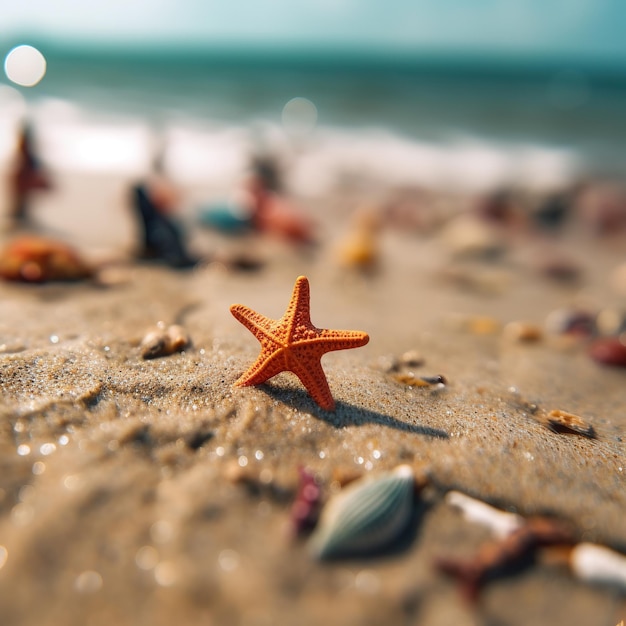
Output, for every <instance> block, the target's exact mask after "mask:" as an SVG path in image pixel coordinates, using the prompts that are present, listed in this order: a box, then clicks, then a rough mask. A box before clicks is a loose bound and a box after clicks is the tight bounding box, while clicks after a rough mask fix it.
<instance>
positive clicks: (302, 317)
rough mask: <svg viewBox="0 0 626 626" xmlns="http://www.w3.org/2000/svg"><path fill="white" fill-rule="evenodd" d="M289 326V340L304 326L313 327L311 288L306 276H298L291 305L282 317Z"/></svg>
mask: <svg viewBox="0 0 626 626" xmlns="http://www.w3.org/2000/svg"><path fill="white" fill-rule="evenodd" d="M281 321H284V322H285V324H286V326H287V341H288V342H290V341H291V340H292V339H293V336H294V334H295V333H297V332H298V330H299V329H302V328H311V327H312V324H311V288H310V287H309V279H308V278H307V277H306V276H298V278H297V279H296V284H295V285H294V287H293V293H292V294H291V300H290V301H289V306H287V310H286V311H285V314H284V315H283V317H282V320H281Z"/></svg>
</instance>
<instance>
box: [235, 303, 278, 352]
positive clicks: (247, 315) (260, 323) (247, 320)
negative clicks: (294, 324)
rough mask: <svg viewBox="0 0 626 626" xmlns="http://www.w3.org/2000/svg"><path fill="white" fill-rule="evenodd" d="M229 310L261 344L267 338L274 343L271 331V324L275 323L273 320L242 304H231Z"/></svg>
mask: <svg viewBox="0 0 626 626" xmlns="http://www.w3.org/2000/svg"><path fill="white" fill-rule="evenodd" d="M230 312H231V313H232V314H233V317H234V318H235V319H236V320H237V321H239V322H241V323H242V324H243V325H244V326H245V327H246V328H247V329H248V330H249V331H250V332H251V333H252V334H253V335H254V336H255V337H256V338H257V339H258V340H259V341H260V342H261V344H263V345H265V343H266V342H267V340H268V339H269V340H270V341H271V342H274V343H276V340H275V339H274V337H273V332H272V326H273V325H274V324H276V322H275V320H273V319H271V318H269V317H266V316H265V315H261V313H257V312H256V311H253V310H252V309H251V308H250V307H247V306H245V305H244V304H233V305H232V306H231V307H230Z"/></svg>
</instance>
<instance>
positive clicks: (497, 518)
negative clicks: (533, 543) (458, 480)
mask: <svg viewBox="0 0 626 626" xmlns="http://www.w3.org/2000/svg"><path fill="white" fill-rule="evenodd" d="M445 500H446V502H447V503H448V504H450V505H451V506H453V507H456V508H458V509H460V511H461V513H462V514H463V517H464V518H465V519H466V520H467V521H468V522H475V523H477V524H480V525H482V526H485V527H487V528H488V529H489V530H490V531H491V532H492V533H493V534H494V535H495V536H496V537H506V536H507V535H510V534H511V533H512V532H513V531H515V530H518V529H519V528H521V527H522V526H523V525H524V518H522V517H521V516H519V515H516V514H515V513H509V512H508V511H502V510H501V509H497V508H495V507H493V506H491V505H490V504H487V503H486V502H483V501H482V500H477V499H476V498H472V497H471V496H468V495H467V494H464V493H461V492H460V491H455V490H452V491H448V493H446V495H445Z"/></svg>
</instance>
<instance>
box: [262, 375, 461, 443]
mask: <svg viewBox="0 0 626 626" xmlns="http://www.w3.org/2000/svg"><path fill="white" fill-rule="evenodd" d="M259 388H260V389H262V390H263V391H264V392H265V393H267V395H269V396H270V397H272V398H274V399H275V400H279V401H280V402H282V403H284V404H286V405H287V406H290V407H292V408H294V409H298V410H300V411H306V412H308V413H311V414H312V415H313V416H315V417H316V418H317V419H319V420H321V421H323V422H326V423H327V424H330V425H331V426H334V427H335V428H347V427H349V426H363V425H364V424H380V425H381V426H386V427H387V428H395V429H396V430H402V431H404V432H407V433H413V434H415V435H425V436H427V437H435V438H437V439H448V438H449V435H448V433H447V432H446V431H444V430H441V429H439V428H431V427H430V426H420V425H419V424H410V423H407V422H402V421H400V420H398V419H396V418H395V417H391V416H390V415H386V414H384V413H379V412H378V411H370V410H368V409H364V408H363V407H360V406H356V405H354V404H348V403H347V402H342V401H339V402H337V408H336V409H335V411H325V410H324V409H321V408H320V407H319V406H317V404H316V403H315V402H314V401H313V400H312V399H311V397H310V396H309V394H308V393H307V392H306V391H304V390H302V389H285V388H281V387H277V386H274V385H269V384H267V383H265V384H263V385H259Z"/></svg>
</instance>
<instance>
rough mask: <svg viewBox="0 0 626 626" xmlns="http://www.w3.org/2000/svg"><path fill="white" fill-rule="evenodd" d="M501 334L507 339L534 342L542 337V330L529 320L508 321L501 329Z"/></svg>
mask: <svg viewBox="0 0 626 626" xmlns="http://www.w3.org/2000/svg"><path fill="white" fill-rule="evenodd" d="M502 335H503V337H504V338H505V339H508V340H509V341H516V342H523V343H534V342H537V341H540V340H541V339H542V338H543V331H542V329H541V327H540V326H537V324H531V323H529V322H520V321H517V322H509V323H508V324H507V325H506V326H505V327H504V329H503V331H502Z"/></svg>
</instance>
